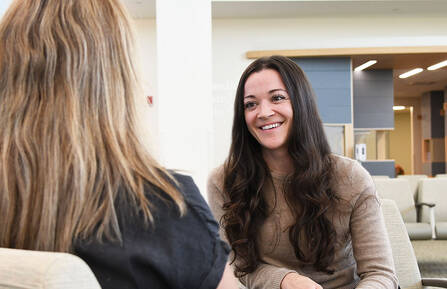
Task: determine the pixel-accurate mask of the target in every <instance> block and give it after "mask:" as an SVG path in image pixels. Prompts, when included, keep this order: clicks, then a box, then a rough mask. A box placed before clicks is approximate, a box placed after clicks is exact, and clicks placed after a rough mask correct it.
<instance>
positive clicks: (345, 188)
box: [208, 155, 397, 289]
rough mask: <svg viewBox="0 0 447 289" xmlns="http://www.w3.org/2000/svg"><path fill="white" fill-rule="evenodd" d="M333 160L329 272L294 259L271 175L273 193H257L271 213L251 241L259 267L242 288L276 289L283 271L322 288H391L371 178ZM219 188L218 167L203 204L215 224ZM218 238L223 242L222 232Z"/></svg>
mask: <svg viewBox="0 0 447 289" xmlns="http://www.w3.org/2000/svg"><path fill="white" fill-rule="evenodd" d="M334 159H335V164H336V166H335V168H336V178H335V179H336V181H337V183H336V184H334V189H335V192H336V193H337V194H338V196H339V197H340V198H341V200H342V201H341V202H339V203H337V208H336V209H335V208H333V209H332V210H331V211H330V212H328V216H329V217H330V219H331V220H332V222H333V224H334V227H335V229H336V231H337V236H338V237H337V245H336V249H335V250H336V252H335V260H334V263H333V266H331V268H333V269H335V273H334V274H332V275H329V274H326V273H323V272H318V271H316V270H315V269H313V267H312V266H309V265H304V264H302V263H300V261H298V260H297V259H296V257H295V253H294V250H293V247H292V246H291V244H290V241H289V237H288V230H287V228H288V226H290V225H291V224H293V223H294V220H293V218H292V214H291V212H290V209H289V207H288V206H287V204H286V202H285V199H284V197H283V191H282V187H283V186H282V183H283V180H284V177H285V176H281V175H280V174H277V173H275V172H271V173H272V176H273V183H274V186H275V188H273V187H272V186H271V185H270V186H266V188H265V189H264V191H263V193H264V196H265V198H266V201H267V204H268V206H269V209H270V212H271V214H270V215H269V216H268V218H267V219H266V221H265V222H264V224H263V225H262V227H261V229H260V230H259V233H258V235H257V236H256V238H257V245H258V248H259V252H260V258H261V260H262V263H261V264H259V266H258V268H257V269H256V270H255V271H254V272H253V273H250V274H248V275H246V276H244V277H243V278H241V282H242V283H244V284H245V285H246V286H247V287H248V288H250V289H279V288H280V285H281V281H282V279H283V278H284V276H285V275H286V274H287V273H289V272H297V273H298V274H301V275H305V276H307V277H309V278H311V279H312V280H314V281H315V282H317V283H318V284H320V285H321V286H323V288H325V289H326V288H327V289H330V288H343V289H344V288H346V289H348V288H349V289H350V288H359V289H360V288H362V289H363V288H374V289H379V288H397V277H396V275H395V272H394V264H393V260H392V254H391V247H390V244H389V240H388V236H387V233H386V230H385V225H384V221H383V217H382V212H381V208H380V204H379V202H378V198H377V194H376V190H375V186H374V184H373V182H372V179H371V177H370V175H369V174H368V172H367V171H366V170H365V169H364V168H363V167H362V166H361V165H360V164H358V163H357V162H356V161H353V160H351V159H348V158H345V157H340V156H335V155H334ZM222 187H223V166H220V167H218V168H216V169H215V170H214V171H213V172H212V173H211V175H210V177H209V180H208V201H209V204H210V207H211V210H212V211H213V213H214V216H215V217H216V219H217V220H218V221H219V220H220V219H221V217H222V215H223V210H222V204H223V203H224V201H225V200H226V197H225V195H224V194H223V193H222ZM275 192H276V193H275ZM297 193H299V192H297ZM221 236H222V238H224V239H225V236H224V233H223V230H222V229H221Z"/></svg>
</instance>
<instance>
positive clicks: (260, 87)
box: [244, 69, 286, 96]
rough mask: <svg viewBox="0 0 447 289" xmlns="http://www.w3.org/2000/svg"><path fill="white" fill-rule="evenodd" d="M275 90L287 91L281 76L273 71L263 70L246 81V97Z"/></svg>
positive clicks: (251, 75)
mask: <svg viewBox="0 0 447 289" xmlns="http://www.w3.org/2000/svg"><path fill="white" fill-rule="evenodd" d="M275 89H282V90H286V86H285V85H284V82H283V81H282V78H281V75H280V74H279V73H278V72H277V71H276V70H273V69H263V70H261V71H258V72H254V73H252V74H250V76H249V77H248V78H247V80H246V81H245V85H244V95H245V96H247V95H258V94H265V93H268V92H269V91H272V90H275Z"/></svg>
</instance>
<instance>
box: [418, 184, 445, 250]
mask: <svg viewBox="0 0 447 289" xmlns="http://www.w3.org/2000/svg"><path fill="white" fill-rule="evenodd" d="M418 200H419V202H427V203H435V204H436V210H435V211H434V218H435V220H436V224H435V231H436V239H443V240H446V239H447V178H431V179H424V180H422V181H421V184H420V187H419V193H418ZM430 218H431V212H430V211H428V210H427V209H426V208H422V211H421V220H422V222H427V221H428V220H430ZM446 254H447V252H446Z"/></svg>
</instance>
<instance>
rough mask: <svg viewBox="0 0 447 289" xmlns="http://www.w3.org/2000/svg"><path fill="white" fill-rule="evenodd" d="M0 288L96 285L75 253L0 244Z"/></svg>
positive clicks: (74, 288)
mask: <svg viewBox="0 0 447 289" xmlns="http://www.w3.org/2000/svg"><path fill="white" fill-rule="evenodd" d="M0 288H16V289H19V288H20V289H31V288H45V289H100V288H101V287H100V286H99V283H98V281H97V280H96V278H95V275H94V274H93V272H92V271H91V270H90V268H89V267H88V266H87V264H86V263H85V262H84V261H83V260H81V259H80V258H79V257H77V256H74V255H71V254H67V253H54V252H40V251H29V250H18V249H8V248H0Z"/></svg>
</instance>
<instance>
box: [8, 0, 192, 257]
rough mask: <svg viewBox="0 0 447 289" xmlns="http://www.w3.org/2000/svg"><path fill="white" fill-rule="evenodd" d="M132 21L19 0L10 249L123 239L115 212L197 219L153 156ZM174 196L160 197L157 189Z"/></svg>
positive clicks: (15, 7) (14, 30) (49, 0)
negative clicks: (138, 101) (153, 198)
mask: <svg viewBox="0 0 447 289" xmlns="http://www.w3.org/2000/svg"><path fill="white" fill-rule="evenodd" d="M131 30H132V29H131V27H130V24H129V17H128V15H127V14H126V11H125V9H124V8H123V7H122V6H121V4H120V2H119V0H63V1H61V0H16V1H14V2H13V4H12V6H11V7H10V8H9V10H8V11H7V13H6V14H5V15H4V16H3V19H2V22H1V23H0V124H1V125H0V212H1V215H2V217H1V218H0V246H1V247H13V248H24V249H34V250H49V251H65V252H69V251H72V250H73V242H74V241H75V240H79V239H84V238H89V237H91V236H94V238H96V239H98V240H103V239H105V240H121V233H120V228H119V224H118V219H117V212H116V210H115V209H116V207H115V204H116V203H117V202H118V201H120V200H125V201H126V202H127V204H128V205H129V206H131V207H133V208H134V211H135V213H136V214H138V215H141V214H142V215H143V217H144V219H145V221H146V224H149V223H150V222H151V221H153V219H152V213H153V210H154V209H156V208H153V206H151V202H150V201H149V200H148V199H147V197H146V196H145V190H144V189H145V186H147V185H148V184H149V185H150V188H151V190H150V192H151V194H157V195H158V196H159V197H161V198H166V197H168V198H170V199H172V200H173V201H174V203H175V204H176V205H177V207H178V208H179V212H180V214H183V213H184V211H185V206H184V202H183V198H182V195H181V194H180V192H179V191H178V189H177V185H176V183H175V181H174V179H173V178H172V177H171V176H170V175H169V173H168V172H166V171H165V170H164V169H163V168H162V167H161V166H160V165H159V164H157V162H156V161H155V160H154V159H152V158H151V156H150V155H149V154H148V153H147V151H146V150H145V149H144V147H143V145H142V142H141V140H140V139H139V137H138V133H137V128H136V120H135V104H134V100H135V97H136V96H137V95H138V93H139V89H138V82H137V79H138V77H137V75H136V73H135V69H134V64H133V63H134V62H133V60H132V56H133V39H132V31H131ZM157 191H158V192H160V191H162V192H164V193H156V192H157Z"/></svg>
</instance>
